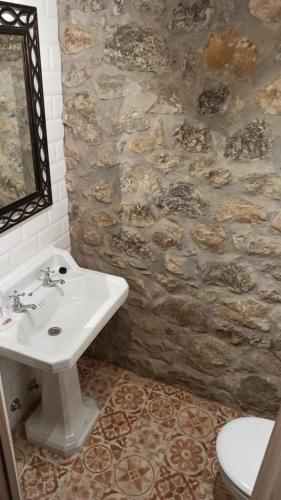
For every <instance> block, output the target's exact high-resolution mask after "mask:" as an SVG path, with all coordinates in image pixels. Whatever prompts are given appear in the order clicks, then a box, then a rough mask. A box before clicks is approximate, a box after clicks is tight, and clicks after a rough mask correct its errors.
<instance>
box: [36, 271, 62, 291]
mask: <svg viewBox="0 0 281 500" xmlns="http://www.w3.org/2000/svg"><path fill="white" fill-rule="evenodd" d="M40 271H41V272H42V273H44V276H43V279H42V280H41V281H42V286H46V287H52V286H56V285H64V284H65V281H64V280H62V279H58V280H54V279H52V277H51V275H52V274H54V272H55V271H51V269H50V268H49V267H47V269H40Z"/></svg>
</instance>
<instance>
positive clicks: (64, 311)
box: [0, 248, 128, 373]
mask: <svg viewBox="0 0 281 500" xmlns="http://www.w3.org/2000/svg"><path fill="white" fill-rule="evenodd" d="M46 266H50V268H52V269H54V270H58V269H59V267H66V268H67V273H66V274H64V275H60V277H61V278H63V279H64V280H65V284H64V285H57V286H55V287H52V288H45V287H43V286H42V285H41V282H40V281H39V277H40V269H42V268H44V267H46ZM57 274H59V273H57ZM29 277H30V280H29V279H28V278H29ZM40 285H41V286H40ZM38 287H40V288H38ZM37 288H38V289H37ZM14 289H17V290H18V291H24V292H25V294H26V295H25V297H24V298H23V299H22V302H23V303H24V304H25V303H33V304H35V305H36V306H37V309H35V310H34V311H33V310H27V311H26V312H24V313H17V314H14V324H13V326H12V327H11V328H9V329H8V330H5V331H4V332H0V355H2V356H5V357H7V358H10V359H13V360H15V361H20V362H21V363H25V364H27V365H30V366H33V367H36V368H39V369H41V370H43V371H50V372H53V373H55V372H58V371H60V370H65V369H67V368H69V367H71V366H72V365H73V364H74V363H75V362H76V361H77V360H78V359H79V358H80V356H81V354H82V353H83V352H84V351H85V349H86V348H87V347H88V345H89V344H90V343H91V342H92V341H93V340H94V338H95V337H96V336H97V335H98V333H99V332H100V330H101V329H102V328H103V326H104V325H105V324H106V323H107V322H108V320H109V319H110V318H111V316H112V315H113V314H114V313H115V312H116V311H117V309H118V308H119V307H120V306H121V305H122V304H123V302H124V301H125V300H126V297H127V295H128V285H127V283H126V281H125V280H124V279H123V278H119V277H116V276H111V275H109V274H104V273H100V272H96V271H90V270H88V269H82V268H81V267H79V266H78V265H77V264H76V262H75V261H74V259H73V258H72V257H71V256H70V255H69V253H68V252H65V251H63V250H59V249H55V248H48V249H47V250H46V251H44V252H42V253H41V254H40V255H37V257H36V258H34V259H32V260H31V261H29V263H28V264H27V265H25V266H24V267H22V268H20V269H17V271H16V272H15V273H11V274H10V275H8V276H7V277H5V280H2V281H0V291H1V292H2V293H3V294H4V295H7V294H10V293H11V292H12V291H13V290H14ZM29 293H32V296H29V295H28V294H29ZM52 327H58V328H60V329H61V333H60V335H58V336H50V335H48V330H49V329H50V328H52Z"/></svg>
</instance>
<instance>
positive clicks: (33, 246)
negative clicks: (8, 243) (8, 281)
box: [10, 238, 39, 268]
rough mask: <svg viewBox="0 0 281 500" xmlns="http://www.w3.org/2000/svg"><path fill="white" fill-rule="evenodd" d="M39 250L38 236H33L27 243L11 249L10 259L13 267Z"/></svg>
mask: <svg viewBox="0 0 281 500" xmlns="http://www.w3.org/2000/svg"><path fill="white" fill-rule="evenodd" d="M38 250H39V248H38V243H37V239H36V238H31V239H29V240H28V241H26V242H25V243H22V244H21V245H20V246H19V247H18V248H16V249H15V250H12V251H11V254H10V259H11V265H12V267H13V268H15V267H16V266H19V265H20V264H22V263H23V262H25V261H26V260H28V259H30V258H31V257H33V255H35V254H36V253H37V252H38Z"/></svg>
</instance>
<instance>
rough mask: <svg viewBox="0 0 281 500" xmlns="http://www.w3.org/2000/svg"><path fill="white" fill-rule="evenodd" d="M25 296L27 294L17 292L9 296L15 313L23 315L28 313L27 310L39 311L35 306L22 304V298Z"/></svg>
mask: <svg viewBox="0 0 281 500" xmlns="http://www.w3.org/2000/svg"><path fill="white" fill-rule="evenodd" d="M24 296H25V293H18V291H17V290H14V292H13V293H12V295H9V298H10V299H11V306H12V310H13V312H15V313H21V312H25V311H27V309H32V310H33V311H34V310H35V309H37V306H36V305H35V304H22V302H21V300H20V297H24Z"/></svg>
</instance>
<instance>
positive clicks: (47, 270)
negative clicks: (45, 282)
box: [40, 266, 55, 274]
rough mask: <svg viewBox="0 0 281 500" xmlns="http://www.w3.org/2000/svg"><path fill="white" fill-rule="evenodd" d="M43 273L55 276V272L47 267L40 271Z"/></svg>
mask: <svg viewBox="0 0 281 500" xmlns="http://www.w3.org/2000/svg"><path fill="white" fill-rule="evenodd" d="M40 272H41V273H48V274H53V273H54V272H55V271H54V270H51V268H50V267H49V266H47V267H46V269H40Z"/></svg>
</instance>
